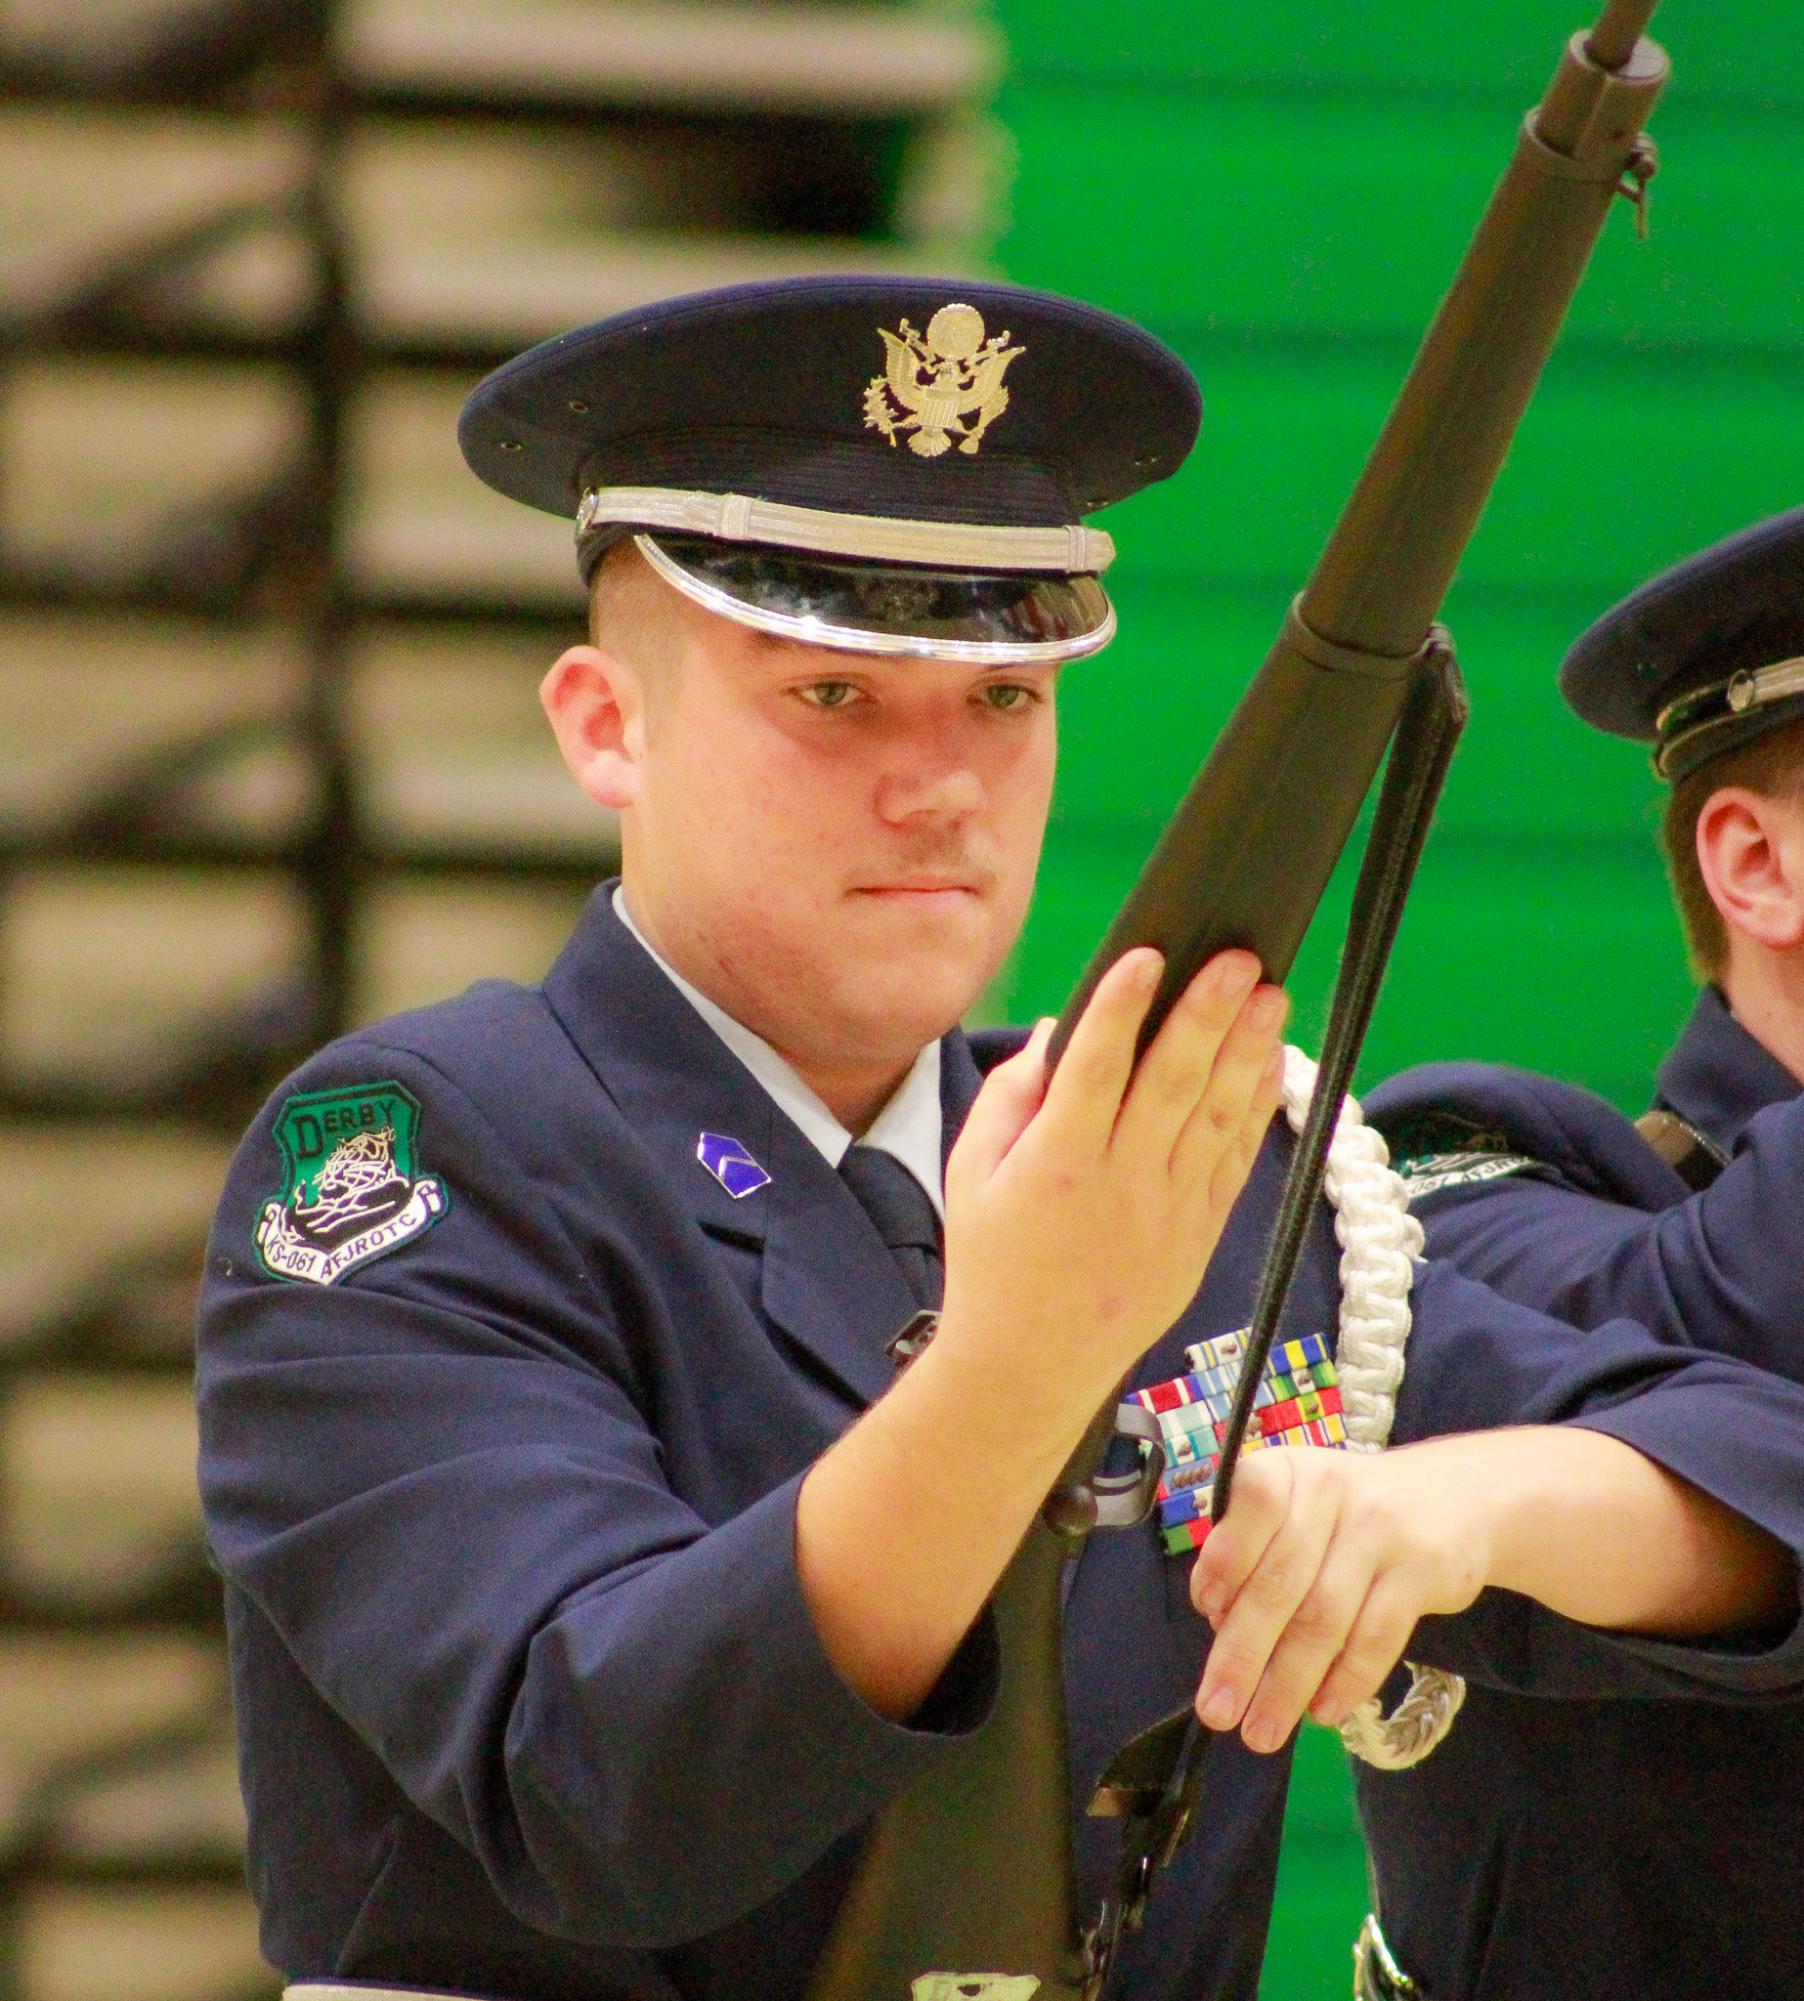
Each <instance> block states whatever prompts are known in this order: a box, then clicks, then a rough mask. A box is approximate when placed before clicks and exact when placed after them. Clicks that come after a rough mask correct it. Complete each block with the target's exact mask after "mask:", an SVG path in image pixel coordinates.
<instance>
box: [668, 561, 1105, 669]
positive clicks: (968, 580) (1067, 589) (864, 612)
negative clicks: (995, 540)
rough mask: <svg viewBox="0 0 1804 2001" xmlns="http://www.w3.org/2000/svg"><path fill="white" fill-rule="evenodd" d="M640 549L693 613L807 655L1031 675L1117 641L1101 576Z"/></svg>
mask: <svg viewBox="0 0 1804 2001" xmlns="http://www.w3.org/2000/svg"><path fill="white" fill-rule="evenodd" d="M634 542H635V544H636V546H637V547H638V549H639V551H640V553H641V554H642V555H643V556H644V557H645V559H646V561H647V562H648V563H650V565H651V566H652V568H653V569H654V570H655V571H656V572H657V573H658V575H659V576H661V577H662V578H663V579H664V580H665V582H666V583H668V584H670V585H672V586H673V587H674V588H675V589H677V590H679V591H681V592H682V593H683V595H684V596H685V597H687V598H691V599H693V600H694V602H695V603H697V604H699V605H702V606H704V607H705V608H706V609H707V610H709V611H712V612H717V613H718V614H719V615H720V616H721V617H722V618H730V619H732V620H733V621H734V622H735V623H736V624H739V625H746V626H750V627H751V628H752V629H753V630H754V631H757V632H768V633H771V634H774V635H775V636H776V637H778V638H781V639H793V640H798V641H800V642H801V643H802V644H804V645H808V646H827V647H834V648H837V649H840V650H842V651H845V652H851V653H887V654H901V655H910V656H913V657H914V658H917V659H931V660H956V661H967V662H970V663H972V664H973V665H977V666H1028V665H1032V664H1035V663H1038V662H1051V661H1059V660H1075V659H1077V658H1079V657H1080V656H1081V655H1083V654H1086V653H1095V652H1097V651H1099V650H1100V649H1101V648H1102V647H1104V646H1106V645H1107V644H1108V643H1109V641H1110V640H1111V639H1112V638H1114V636H1115V608H1114V606H1113V605H1111V604H1110V602H1109V598H1108V593H1107V592H1106V591H1105V590H1104V589H1103V587H1102V585H1101V583H1100V582H1099V581H1098V580H1097V578H1095V577H1094V576H1060V575H1053V574H1044V573H1042V574H1037V575H1036V574H1031V573H1022V572H1014V573H1000V574H999V573H994V572H989V571H982V570H954V569H924V568H919V567H916V566H915V565H912V564H900V563H877V562H868V561H864V560H862V559H859V558H855V557H821V556H798V555H796V554H795V553H794V552H793V551H790V550H785V549H776V548H767V547H760V546H756V545H751V544H745V543H727V542H714V541H709V540H706V539H705V538H702V537H696V536H676V535H656V536H653V535H647V534H643V533H642V534H639V535H637V536H635V537H634Z"/></svg>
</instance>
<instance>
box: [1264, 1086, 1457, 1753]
mask: <svg viewBox="0 0 1804 2001" xmlns="http://www.w3.org/2000/svg"><path fill="white" fill-rule="evenodd" d="M1315 1078H1316V1066H1315V1065H1314V1064H1313V1063H1312V1062H1311V1061H1310V1060H1309V1058H1308V1057H1307V1056H1305V1055H1304V1054H1303V1052H1302V1051H1301V1050H1300V1049H1292V1048H1289V1047H1287V1048H1286V1049H1285V1051H1284V1116H1285V1117H1286V1118H1287V1119H1288V1120H1289V1121H1290V1126H1291V1130H1292V1131H1293V1132H1296V1133H1301V1131H1302V1130H1303V1121H1304V1120H1305V1119H1306V1118H1307V1117H1308V1115H1309V1101H1310V1099H1311V1097H1313V1095H1314V1093H1315ZM1323 1192H1324V1193H1325V1194H1326V1196H1327V1198H1328V1201H1329V1204H1330V1206H1331V1207H1332V1208H1333V1210H1334V1234H1335V1235H1336V1236H1337V1237H1338V1238H1339V1239H1340V1245H1341V1261H1340V1294H1341V1296H1340V1342H1339V1347H1338V1352H1337V1355H1336V1362H1335V1366H1336V1369H1337V1371H1338V1373H1339V1376H1340V1392H1341V1408H1342V1414H1343V1416H1344V1418H1345V1421H1346V1427H1347V1444H1348V1446H1349V1448H1350V1449H1351V1450H1353V1451H1355V1452H1379V1451H1382V1450H1383V1448H1384V1445H1385V1442H1386V1441H1387V1440H1388V1439H1389V1437H1390V1435H1391V1422H1392V1420H1393V1419H1394V1418H1395V1416H1396V1414H1397V1391H1398V1388H1399V1386H1400V1385H1401V1384H1402V1381H1403V1351H1404V1348H1405V1347H1406V1346H1407V1344H1408V1341H1409V1329H1410V1310H1409V1289H1410V1284H1411V1282H1412V1280H1413V1279H1414V1277H1415V1262H1416V1260H1417V1259H1418V1258H1419V1257H1420V1256H1421V1255H1422V1243H1423V1238H1422V1225H1421V1224H1420V1223H1419V1222H1418V1221H1417V1220H1416V1218H1415V1217H1414V1216H1412V1215H1411V1214H1410V1213H1409V1195H1408V1191H1407V1190H1406V1189H1405V1188H1404V1185H1403V1177H1402V1176H1401V1175H1399V1174H1396V1173H1393V1172H1392V1170H1391V1164H1390V1154H1389V1152H1388V1151H1387V1150H1386V1147H1385V1144H1384V1139H1383V1136H1382V1135H1381V1134H1379V1133H1377V1132H1375V1131H1374V1130H1373V1129H1372V1127H1370V1126H1369V1125H1367V1124H1366V1122H1365V1115H1364V1114H1363V1113H1362V1112H1361V1111H1360V1109H1359V1106H1358V1105H1357V1104H1356V1103H1355V1102H1354V1100H1353V1099H1352V1097H1351V1096H1349V1097H1348V1098H1347V1100H1346V1102H1345V1103H1344V1104H1343V1105H1342V1106H1341V1112H1340V1117H1339V1119H1338V1120H1336V1122H1335V1128H1334V1137H1333V1139H1332V1140H1331V1141H1330V1142H1329V1145H1328V1172H1327V1176H1326V1178H1325V1180H1324V1183H1323ZM1405 1665H1406V1666H1407V1667H1408V1668H1409V1671H1410V1673H1411V1674H1412V1675H1413V1676H1414V1677H1415V1679H1414V1681H1413V1682H1412V1683H1411V1684H1410V1688H1409V1693H1408V1694H1407V1695H1405V1696H1404V1698H1403V1700H1402V1701H1401V1702H1400V1703H1398V1705H1397V1707H1396V1708H1395V1710H1393V1711H1392V1713H1391V1714H1390V1715H1389V1716H1386V1715H1384V1714H1383V1713H1382V1711H1381V1710H1380V1708H1379V1704H1378V1700H1377V1698H1376V1697H1373V1698H1372V1699H1370V1700H1369V1701H1366V1702H1362V1703H1361V1704H1360V1705H1359V1707H1358V1708H1357V1709H1356V1710H1354V1712H1353V1714H1352V1715H1351V1716H1349V1717H1348V1718H1347V1720H1346V1721H1345V1722H1344V1723H1343V1724H1342V1725H1341V1726H1340V1734H1341V1740H1342V1742H1343V1743H1345V1745H1346V1747H1347V1749H1348V1750H1349V1751H1350V1752H1352V1754H1353V1755H1354V1757H1356V1758H1363V1759H1364V1760H1365V1762H1366V1763H1367V1764H1368V1765H1376V1766H1378V1767H1379V1768H1380V1769H1381V1770H1384V1771H1389V1772H1398V1771H1402V1770H1404V1769H1405V1768H1406V1767H1407V1766H1410V1765H1415V1764H1419V1763H1420V1762H1421V1761H1422V1760H1423V1759H1424V1758H1426V1757H1427V1756H1428V1754H1429V1752H1430V1751H1432V1750H1433V1749H1434V1747H1435V1746H1436V1745H1437V1744H1438V1743H1439V1742H1440V1741H1441V1739H1442V1738H1443V1737H1444V1736H1446V1734H1447V1732H1448V1731H1449V1730H1450V1729H1451V1728H1452V1727H1453V1719H1454V1717H1455V1716H1456V1715H1457V1714H1458V1713H1459V1706H1460V1704H1461V1703H1462V1702H1464V1701H1465V1699H1466V1684H1465V1683H1464V1682H1463V1681H1462V1680H1461V1679H1460V1678H1459V1676H1458V1675H1456V1674H1447V1673H1444V1672H1443V1671H1442V1670H1441V1669H1440V1668H1420V1667H1417V1666H1416V1664H1415V1663H1414V1662H1413V1661H1410V1662H1407V1663H1405Z"/></svg>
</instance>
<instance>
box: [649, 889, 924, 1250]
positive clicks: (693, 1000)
mask: <svg viewBox="0 0 1804 2001" xmlns="http://www.w3.org/2000/svg"><path fill="white" fill-rule="evenodd" d="M614 915H615V916H616V917H618V918H619V919H620V921H621V923H622V924H624V925H625V926H626V928H627V929H628V930H629V931H630V932H631V933H632V934H633V936H634V937H635V938H637V939H638V941H639V943H640V944H641V945H642V946H644V948H645V950H646V952H647V953H648V954H649V956H650V958H651V961H652V964H653V965H655V966H656V967H657V969H658V970H659V972H661V973H662V974H663V975H664V977H665V978H666V979H667V980H668V981H669V982H670V984H671V985H672V986H673V987H675V988H676V990H677V992H678V993H680V994H681V995H682V996H683V998H684V999H685V1000H686V1001H687V1002H688V1003H689V1005H690V1006H691V1007H692V1008H694V1009H695V1011H696V1013H697V1014H699V1015H700V1016H701V1018H702V1019H703V1021H705V1022H706V1023H707V1024H708V1026H709V1027H710V1028H711V1029H713V1031H714V1033H715V1034H716V1035H718V1036H719V1037H720V1039H721V1041H722V1042H724V1043H725V1044H726V1045H727V1047H728V1048H729V1049H730V1050H731V1051H732V1052H733V1054H734V1055H735V1056H737V1057H738V1058H739V1060H740V1062H741V1063H743V1064H744V1065H745V1067H746V1068H747V1069H748V1070H749V1071H750V1072H751V1073H752V1075H753V1076H754V1077H756V1078H757V1080H758V1082H759V1083H760V1084H762V1085H763V1087H764V1088H765V1090H766V1091H767V1092H769V1094H770V1095H771V1097H772V1098H773V1099H775V1101H776V1105H777V1109H778V1110H779V1111H780V1112H782V1113H783V1115H784V1116H785V1117H786V1118H787V1119H788V1120H789V1121H790V1123H791V1124H792V1125H794V1126H795V1127H796V1128H797V1129H798V1131H800V1133H801V1134H802V1137H803V1138H804V1139H806V1140H807V1141H808V1142H809V1144H810V1145H811V1146H813V1147H814V1148H815V1150H816V1151H817V1152H818V1153H819V1154H820V1155H821V1157H822V1159H824V1160H825V1161H826V1163H827V1165H828V1166H829V1167H832V1168H835V1169H837V1168H838V1166H839V1163H840V1162H841V1161H842V1160H843V1159H844V1158H845V1154H846V1149H847V1148H848V1147H849V1146H851V1145H852V1143H853V1136H852V1134H851V1133H849V1132H848V1131H847V1130H846V1129H845V1127H844V1126H842V1125H841V1124H840V1122H839V1120H838V1119H836V1118H835V1117H834V1116H833V1114H832V1113H831V1112H830V1111H829V1110H828V1109H827V1107H826V1106H825V1105H824V1104H822V1102H821V1101H820V1099H819V1098H818V1097H817V1096H816V1095H815V1093H814V1092H813V1091H811V1090H810V1089H809V1088H808V1086H807V1085H806V1084H804V1083H803V1082H802V1080H801V1078H800V1077H798V1076H797V1075H796V1073H795V1071H794V1069H793V1068H792V1067H791V1066H790V1065H789V1064H788V1063H786V1062H785V1061H784V1059H783V1058H782V1057H781V1056H779V1055H778V1054H777V1052H776V1051H775V1050H774V1049H773V1048H772V1047H771V1046H770V1044H769V1043H768V1042H766V1041H765V1040H764V1038H763V1036H761V1035H754V1034H753V1033H752V1031H751V1030H750V1029H749V1028H747V1027H746V1026H745V1024H744V1023H743V1022H738V1021H735V1020H734V1019H733V1017H732V1016H731V1015H730V1014H728V1013H727V1012H726V1010H725V1009H724V1008H721V1007H717V1006H716V1005H715V1003H714V1002H713V1001H711V1000H710V999H709V998H708V996H707V995H706V994H704V993H702V992H700V991H699V990H698V989H697V988H695V987H693V986H691V985H690V984H689V982H688V981H687V980H686V979H684V978H683V976H682V974H681V973H679V972H678V971H677V970H676V969H675V967H674V966H671V965H670V964H669V963H668V962H667V961H666V960H665V959H664V958H663V957H662V956H661V955H660V954H659V953H658V952H657V950H656V949H655V948H654V947H653V946H652V944H651V942H650V941H649V940H648V939H647V938H646V936H645V933H644V932H643V931H641V930H640V929H639V927H638V925H637V924H635V923H634V922H633V914H632V912H631V911H630V910H628V909H627V907H626V892H625V890H624V889H620V888H617V889H616V890H615V891H614ZM943 1137H944V1134H943V1122H942V1117H941V1113H940V1045H939V1044H938V1043H937V1042H930V1043H928V1044H927V1046H926V1047H925V1048H924V1049H923V1050H922V1051H921V1053H920V1055H918V1056H917V1057H916V1058H915V1060H914V1064H913V1067H912V1068H911V1069H910V1070H909V1073H908V1075H907V1076H906V1077H904V1078H903V1079H902V1081H901V1083H900V1084H899V1085H897V1087H896V1089H895V1092H894V1093H893V1095H892V1096H891V1097H890V1099H889V1101H888V1102H887V1103H886V1104H885V1105H884V1107H883V1109H882V1111H880V1112H879V1113H878V1114H877V1116H876V1118H875V1119H873V1120H872V1122H871V1126H870V1130H869V1131H868V1132H867V1133H866V1134H865V1135H864V1139H863V1142H862V1143H863V1144H864V1145H865V1146H874V1147H877V1148H878V1149H880V1150H881V1151H882V1152H884V1153H887V1154H889V1155H890V1156H891V1157H892V1158H894V1159H896V1160H899V1161H900V1162H901V1163H902V1165H903V1166H904V1167H906V1168H907V1169H908V1171H909V1173H910V1174H912V1175H913V1176H914V1178H915V1179H916V1180H917V1181H918V1182H919V1183H920V1184H921V1186H922V1188H924V1189H925V1190H926V1192H927V1196H928V1199H929V1200H930V1201H931V1202H932V1204H933V1206H934V1209H935V1210H936V1212H937V1213H938V1215H939V1218H940V1220H941V1222H944V1221H945V1218H946V1201H945V1189H944V1177H943V1171H942V1168H941V1160H940V1156H941V1149H942V1144H943Z"/></svg>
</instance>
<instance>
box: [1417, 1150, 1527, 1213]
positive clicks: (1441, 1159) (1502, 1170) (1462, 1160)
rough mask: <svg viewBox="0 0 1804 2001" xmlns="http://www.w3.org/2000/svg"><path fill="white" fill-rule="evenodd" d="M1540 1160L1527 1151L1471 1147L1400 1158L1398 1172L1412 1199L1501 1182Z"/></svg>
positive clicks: (1418, 1199)
mask: <svg viewBox="0 0 1804 2001" xmlns="http://www.w3.org/2000/svg"><path fill="white" fill-rule="evenodd" d="M1540 1164H1541V1163H1540V1162H1539V1161H1538V1160H1536V1159H1535V1158H1534V1157H1533V1156H1532V1155H1531V1154H1526V1153H1487V1152H1483V1151H1481V1150H1479V1149H1476V1148H1471V1147H1468V1148H1466V1149H1464V1150H1462V1151H1460V1152H1458V1153H1421V1154H1417V1155H1416V1156H1415V1157H1414V1159H1411V1160H1400V1161H1399V1162H1398V1163H1397V1172H1398V1173H1399V1174H1400V1175H1401V1176H1402V1177H1403V1186H1404V1189H1405V1191H1406V1192H1407V1193H1408V1195H1409V1199H1410V1200H1411V1201H1412V1202H1417V1201H1420V1200H1421V1198H1422V1197H1423V1196H1424V1195H1433V1194H1435V1193H1436V1192H1437V1191H1438V1190H1440V1189H1443V1188H1472V1187H1476V1186H1477V1185H1478V1184H1479V1183H1480V1182H1484V1181H1499V1180H1501V1179H1502V1178H1503V1176H1504V1175H1506V1174H1520V1173H1521V1172H1522V1171H1523V1169H1524V1168H1528V1167H1539V1166H1540Z"/></svg>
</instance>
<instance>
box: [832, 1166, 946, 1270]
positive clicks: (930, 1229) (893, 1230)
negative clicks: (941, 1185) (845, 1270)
mask: <svg viewBox="0 0 1804 2001" xmlns="http://www.w3.org/2000/svg"><path fill="white" fill-rule="evenodd" d="M839 1174H840V1179H841V1180H842V1181H843V1182H844V1183H845V1184H846V1186H847V1187H848V1188H849V1189H851V1191H852V1193H853V1194H854V1195H856V1196H857V1197H858V1200H859V1204H860V1206H861V1207H862V1208H863V1210H864V1213H865V1214H866V1215H867V1216H869V1217H870V1219H871V1221H872V1223H873V1224H875V1225H876V1229H877V1234H878V1236H880V1237H881V1238H882V1239H883V1241H884V1242H885V1243H886V1244H887V1245H888V1246H889V1251H890V1256H891V1257H893V1258H894V1259H895V1261H896V1264H897V1267H898V1269H899V1270H900V1271H901V1273H902V1276H903V1278H904V1279H905V1280H906V1281H907V1284H908V1289H909V1291H910V1292H911V1293H912V1294H913V1295H914V1298H915V1303H916V1305H918V1306H923V1307H931V1308H936V1309H937V1308H938V1306H939V1303H940V1295H941V1294H942V1292H944V1290H945V1282H946V1272H945V1265H944V1263H943V1262H942V1260H941V1256H940V1219H939V1217H938V1216H937V1215H936V1214H935V1213H934V1207H933V1204H932V1202H930V1201H929V1200H928V1198H927V1191H926V1190H925V1189H924V1188H923V1187H922V1186H921V1184H920V1183H919V1182H918V1181H917V1180H916V1179H915V1178H914V1176H913V1175H912V1174H910V1173H909V1171H908V1169H907V1168H906V1167H904V1166H903V1165H902V1163H901V1162H900V1161H899V1160H898V1159H897V1158H896V1157H895V1155H894V1154H891V1153H885V1152H884V1151H883V1149H882V1148H881V1147H876V1146H852V1147H848V1148H847V1149H846V1156H845V1158H844V1159H843V1160H842V1161H841V1162H840V1163H839Z"/></svg>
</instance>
